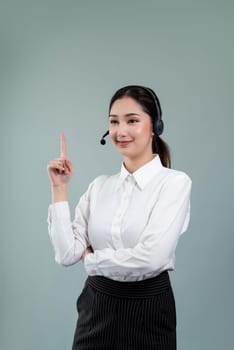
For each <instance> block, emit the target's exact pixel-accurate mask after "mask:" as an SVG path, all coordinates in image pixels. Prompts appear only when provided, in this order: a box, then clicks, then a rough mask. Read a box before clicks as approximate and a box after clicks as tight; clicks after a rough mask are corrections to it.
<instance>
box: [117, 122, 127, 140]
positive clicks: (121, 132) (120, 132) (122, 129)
mask: <svg viewBox="0 0 234 350" xmlns="http://www.w3.org/2000/svg"><path fill="white" fill-rule="evenodd" d="M126 135H127V125H126V123H119V125H118V128H117V136H118V137H124V136H126Z"/></svg>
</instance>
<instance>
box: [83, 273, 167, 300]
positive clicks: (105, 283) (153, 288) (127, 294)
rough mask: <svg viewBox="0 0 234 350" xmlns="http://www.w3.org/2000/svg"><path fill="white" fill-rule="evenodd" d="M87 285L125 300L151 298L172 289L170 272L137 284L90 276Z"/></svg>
mask: <svg viewBox="0 0 234 350" xmlns="http://www.w3.org/2000/svg"><path fill="white" fill-rule="evenodd" d="M86 284H87V285H89V286H91V287H93V288H95V289H96V290H98V291H100V292H101V293H103V294H108V295H112V296H116V297H123V298H150V297H152V296H155V295H157V294H160V293H162V292H164V291H166V290H168V289H170V288H171V283H170V278H169V274H168V271H164V272H162V273H160V275H158V276H155V277H152V278H148V279H145V280H142V281H136V282H122V281H116V280H112V279H110V278H107V277H104V276H88V278H87V280H86Z"/></svg>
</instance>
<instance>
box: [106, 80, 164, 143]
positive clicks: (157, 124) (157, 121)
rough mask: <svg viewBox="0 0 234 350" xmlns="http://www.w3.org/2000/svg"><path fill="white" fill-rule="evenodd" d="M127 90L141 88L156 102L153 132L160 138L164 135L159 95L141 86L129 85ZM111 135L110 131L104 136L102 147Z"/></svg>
mask: <svg viewBox="0 0 234 350" xmlns="http://www.w3.org/2000/svg"><path fill="white" fill-rule="evenodd" d="M125 88H126V89H127V88H131V89H132V88H141V89H143V90H145V91H146V92H147V93H148V95H149V96H150V97H151V98H152V99H153V100H154V104H155V109H156V114H157V115H156V118H153V132H154V133H155V134H156V135H157V136H159V135H161V134H162V133H163V129H164V123H163V120H162V109H161V106H160V102H159V99H158V97H157V95H156V94H155V92H154V91H153V90H152V89H150V88H148V87H145V86H140V85H129V86H125V87H124V89H125ZM107 135H109V130H108V131H107V132H106V133H105V134H104V135H103V136H102V138H101V140H100V143H101V145H105V144H106V140H105V137H106V136H107Z"/></svg>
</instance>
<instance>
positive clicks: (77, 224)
mask: <svg viewBox="0 0 234 350" xmlns="http://www.w3.org/2000/svg"><path fill="white" fill-rule="evenodd" d="M47 170H48V175H49V179H50V183H51V195H52V204H51V205H50V206H49V210H48V219H47V222H48V233H49V236H50V239H51V242H52V245H53V247H54V251H55V260H56V261H57V262H58V263H59V264H62V265H65V266H67V265H72V264H74V263H76V262H78V261H79V260H80V259H81V257H82V254H83V253H84V251H85V249H86V248H87V246H88V244H89V243H88V239H87V215H88V207H89V203H88V200H87V195H84V196H82V197H81V199H80V201H79V203H78V205H77V208H76V218H75V220H74V222H73V223H72V222H71V217H70V209H69V205H68V193H67V192H68V183H69V181H70V179H71V176H72V174H73V166H72V163H71V161H70V160H69V159H68V157H67V152H66V141H65V137H64V135H63V134H62V135H61V152H60V157H59V158H56V159H54V160H51V161H50V162H49V163H48V166H47Z"/></svg>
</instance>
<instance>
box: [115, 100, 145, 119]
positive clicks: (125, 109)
mask: <svg viewBox="0 0 234 350" xmlns="http://www.w3.org/2000/svg"><path fill="white" fill-rule="evenodd" d="M134 112H140V113H141V114H143V113H144V112H143V108H142V106H141V105H140V104H139V103H138V102H137V101H136V100H134V99H133V98H132V97H129V96H125V97H122V98H120V99H118V100H116V101H115V102H114V103H113V105H112V107H111V109H110V114H116V115H121V114H127V113H134Z"/></svg>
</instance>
